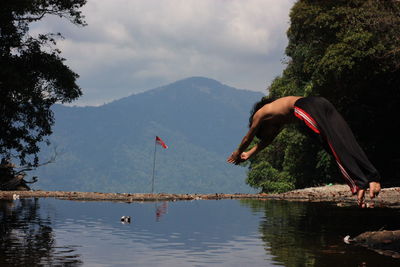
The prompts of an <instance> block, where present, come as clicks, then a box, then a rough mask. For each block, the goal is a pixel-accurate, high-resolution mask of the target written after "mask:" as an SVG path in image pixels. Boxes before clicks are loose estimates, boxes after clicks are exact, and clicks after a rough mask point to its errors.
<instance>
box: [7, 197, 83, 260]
mask: <svg viewBox="0 0 400 267" xmlns="http://www.w3.org/2000/svg"><path fill="white" fill-rule="evenodd" d="M0 235H1V238H0V266H38V265H51V266H53V265H68V266H78V265H81V264H82V262H81V261H80V260H79V255H78V254H72V252H74V251H75V250H74V249H72V248H70V247H66V248H65V250H63V252H62V253H60V248H59V247H56V242H55V238H54V234H53V229H52V228H51V221H50V218H48V217H47V218H42V216H41V215H40V205H39V201H38V199H21V200H19V201H18V202H13V201H4V200H2V201H0ZM62 249H64V248H62ZM66 253H67V254H66ZM63 254H64V255H63Z"/></svg>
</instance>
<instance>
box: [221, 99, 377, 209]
mask: <svg viewBox="0 0 400 267" xmlns="http://www.w3.org/2000/svg"><path fill="white" fill-rule="evenodd" d="M298 120H301V121H302V122H304V123H305V124H306V125H307V126H308V128H309V129H310V130H312V131H314V132H315V133H317V134H319V135H321V136H322V139H323V140H324V141H325V142H326V143H327V146H325V147H328V148H330V150H328V152H329V153H330V154H331V155H332V156H334V158H335V159H336V162H337V164H338V167H339V169H340V171H341V172H342V175H343V177H344V178H345V180H346V182H347V184H348V185H349V186H350V190H351V192H352V193H353V194H357V200H358V204H359V206H360V207H365V202H364V195H365V190H366V189H367V188H368V187H369V195H370V197H371V199H372V198H374V197H375V196H377V195H378V194H379V192H380V189H381V186H380V176H379V173H378V172H377V170H376V169H375V167H374V166H373V165H372V164H371V162H370V161H369V160H368V158H367V156H366V155H365V153H364V151H363V150H362V149H361V147H360V146H359V145H358V143H357V141H356V139H355V138H354V135H353V133H352V132H351V130H350V128H349V126H348V125H347V123H346V122H345V121H344V119H343V118H342V116H341V115H340V114H339V113H338V112H337V111H336V109H335V108H334V107H333V105H332V104H331V103H330V102H329V101H328V100H326V99H325V98H323V97H300V96H287V97H282V98H278V99H276V100H274V99H268V98H263V99H262V100H261V101H260V102H258V103H256V104H255V105H254V108H253V113H252V115H251V117H250V125H249V128H250V129H249V131H248V132H247V134H246V135H245V136H244V138H243V139H242V142H241V143H240V145H239V147H238V149H237V150H236V151H234V152H233V153H232V155H231V156H230V157H229V158H228V159H227V162H229V163H232V164H239V163H241V162H244V161H246V160H247V159H249V158H250V157H252V156H253V155H255V154H256V153H258V152H259V151H261V150H262V149H264V148H265V147H266V146H268V145H269V144H270V143H271V142H272V141H273V140H274V138H275V137H276V136H277V135H278V134H279V132H280V131H281V130H282V128H283V127H284V126H285V125H286V124H289V123H293V122H295V121H298ZM255 136H257V137H258V138H259V139H260V142H259V143H258V144H256V145H255V146H254V147H253V148H252V149H250V150H249V151H245V150H246V149H247V147H248V146H249V145H250V143H251V142H252V140H253V139H254V137H255Z"/></svg>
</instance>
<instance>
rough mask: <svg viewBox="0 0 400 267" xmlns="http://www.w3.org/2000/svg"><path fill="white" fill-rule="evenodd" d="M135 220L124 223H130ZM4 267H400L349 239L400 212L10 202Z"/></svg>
mask: <svg viewBox="0 0 400 267" xmlns="http://www.w3.org/2000/svg"><path fill="white" fill-rule="evenodd" d="M123 215H126V216H131V218H132V221H131V223H130V224H121V221H120V218H121V216H123ZM0 220H1V226H0V233H1V247H0V266H42V265H46V266H49V265H50V266H53V265H70V266H78V265H86V266H96V265H102V266H174V267H175V266H289V267H291V266H343V267H344V266H399V263H400V261H399V260H397V259H392V258H389V257H384V256H381V255H379V254H377V253H375V252H373V251H369V250H367V249H365V248H360V247H355V246H348V245H345V244H344V242H343V237H344V236H346V235H351V236H355V235H357V234H359V233H362V232H365V231H372V230H378V229H380V228H382V227H385V229H388V230H391V229H399V228H400V227H399V226H400V216H399V211H398V210H394V209H392V210H391V209H382V208H379V209H373V210H372V209H371V210H368V209H367V210H361V209H358V208H338V207H335V206H333V205H330V204H324V203H319V204H315V203H296V202H285V201H260V200H243V201H237V200H218V201H212V200H201V201H192V202H184V201H178V202H161V203H133V204H127V203H111V202H73V201H64V200H56V199H39V200H37V199H21V200H17V201H14V202H12V201H0Z"/></svg>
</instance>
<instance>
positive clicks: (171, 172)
mask: <svg viewBox="0 0 400 267" xmlns="http://www.w3.org/2000/svg"><path fill="white" fill-rule="evenodd" d="M262 96H263V94H261V93H258V92H252V91H248V90H239V89H235V88H233V87H229V86H227V85H224V84H221V83H220V82H218V81H216V80H213V79H208V78H203V77H191V78H187V79H184V80H180V81H177V82H175V83H171V84H169V85H166V86H162V87H158V88H155V89H152V90H149V91H146V92H143V93H140V94H135V95H131V96H128V97H125V98H122V99H120V100H116V101H113V102H111V103H109V104H105V105H103V106H99V107H66V106H61V105H56V106H55V107H54V113H55V119H56V124H55V127H54V134H53V135H52V136H51V138H50V139H51V141H52V143H53V144H54V145H55V146H56V147H57V151H58V153H59V156H58V158H57V162H56V163H54V164H50V165H46V166H44V167H42V168H39V170H38V171H37V174H36V175H38V176H39V177H40V180H39V181H40V182H39V183H38V185H37V186H36V187H38V188H40V189H43V190H73V191H102V192H149V189H150V182H151V181H150V180H151V174H152V164H153V154H154V138H155V136H156V135H158V136H160V137H161V138H163V140H164V141H165V142H166V143H167V144H168V146H169V148H168V149H167V150H163V149H161V148H157V149H158V150H157V154H156V156H157V158H156V159H157V161H156V186H155V188H156V191H157V192H168V193H214V192H224V193H234V192H248V191H249V190H251V189H250V188H249V187H248V186H247V185H245V183H244V180H245V171H246V170H245V168H242V167H237V166H231V165H228V164H227V163H225V159H226V157H227V156H228V154H229V153H230V152H232V150H233V149H235V147H236V146H237V143H238V142H240V140H241V138H242V136H243V134H245V132H246V130H247V129H246V128H247V127H246V126H247V120H248V116H249V111H250V109H251V106H252V105H253V103H254V102H255V101H257V100H259V99H260V98H261V97H262ZM49 153H51V150H48V149H46V151H44V152H43V155H42V158H46V157H48V156H49Z"/></svg>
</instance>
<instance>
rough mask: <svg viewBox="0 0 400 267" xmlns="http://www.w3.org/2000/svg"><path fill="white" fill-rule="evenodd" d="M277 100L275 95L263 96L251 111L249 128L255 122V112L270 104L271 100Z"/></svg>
mask: <svg viewBox="0 0 400 267" xmlns="http://www.w3.org/2000/svg"><path fill="white" fill-rule="evenodd" d="M275 100H276V98H275V97H263V98H261V100H260V101H258V102H257V103H255V104H254V106H253V109H252V110H251V112H250V117H249V128H250V127H251V124H252V123H253V117H254V114H256V112H257V111H258V110H259V109H260V108H262V107H263V106H265V105H266V104H269V103H271V102H274V101H275Z"/></svg>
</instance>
